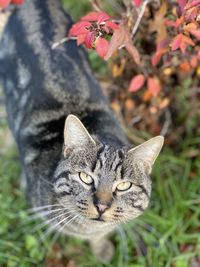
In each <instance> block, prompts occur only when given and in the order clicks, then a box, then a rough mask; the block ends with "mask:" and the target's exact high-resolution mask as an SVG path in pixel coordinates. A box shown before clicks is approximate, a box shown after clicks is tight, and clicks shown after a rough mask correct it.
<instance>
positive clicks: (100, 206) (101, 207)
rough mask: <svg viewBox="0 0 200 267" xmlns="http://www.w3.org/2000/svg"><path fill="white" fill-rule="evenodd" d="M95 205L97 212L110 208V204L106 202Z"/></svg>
mask: <svg viewBox="0 0 200 267" xmlns="http://www.w3.org/2000/svg"><path fill="white" fill-rule="evenodd" d="M95 206H96V208H97V210H98V212H99V213H103V212H104V211H105V210H107V209H109V208H110V206H109V205H107V204H96V205H95Z"/></svg>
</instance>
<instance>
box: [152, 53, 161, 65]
mask: <svg viewBox="0 0 200 267" xmlns="http://www.w3.org/2000/svg"><path fill="white" fill-rule="evenodd" d="M162 55H163V53H162V52H156V53H155V54H153V56H152V58H151V64H152V65H153V66H154V67H155V66H156V65H157V64H158V63H159V61H160V60H161V57H162Z"/></svg>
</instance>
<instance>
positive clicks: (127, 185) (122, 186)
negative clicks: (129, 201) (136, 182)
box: [116, 182, 132, 191]
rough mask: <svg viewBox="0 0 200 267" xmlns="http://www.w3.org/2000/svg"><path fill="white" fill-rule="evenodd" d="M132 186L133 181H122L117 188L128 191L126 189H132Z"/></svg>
mask: <svg viewBox="0 0 200 267" xmlns="http://www.w3.org/2000/svg"><path fill="white" fill-rule="evenodd" d="M131 186H132V183H131V182H122V183H120V184H118V185H117V187H116V189H117V190H118V191H126V190H128V189H130V188H131Z"/></svg>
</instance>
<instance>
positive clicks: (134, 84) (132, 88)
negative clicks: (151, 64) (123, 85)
mask: <svg viewBox="0 0 200 267" xmlns="http://www.w3.org/2000/svg"><path fill="white" fill-rule="evenodd" d="M144 82H145V76H144V75H143V74H138V75H136V76H135V77H133V79H132V80H131V82H130V85H129V88H128V91H129V92H137V91H138V90H139V89H141V88H142V87H143V85H144Z"/></svg>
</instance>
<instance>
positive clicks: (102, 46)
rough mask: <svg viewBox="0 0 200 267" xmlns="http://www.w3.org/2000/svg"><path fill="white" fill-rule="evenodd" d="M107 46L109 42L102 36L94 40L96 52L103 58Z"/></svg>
mask: <svg viewBox="0 0 200 267" xmlns="http://www.w3.org/2000/svg"><path fill="white" fill-rule="evenodd" d="M108 47H109V42H108V41H107V40H105V39H103V38H102V37H99V38H98V39H97V41H96V45H95V49H96V51H97V54H98V55H99V56H100V57H101V58H104V57H105V55H106V53H107V51H108Z"/></svg>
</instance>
